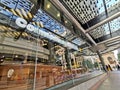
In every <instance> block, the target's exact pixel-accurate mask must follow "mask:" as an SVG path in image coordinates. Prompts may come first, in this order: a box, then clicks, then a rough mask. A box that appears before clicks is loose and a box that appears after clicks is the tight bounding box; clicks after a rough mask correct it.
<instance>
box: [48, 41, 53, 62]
mask: <svg viewBox="0 0 120 90" xmlns="http://www.w3.org/2000/svg"><path fill="white" fill-rule="evenodd" d="M48 49H49V52H50V55H49V60H48V62H49V63H52V64H53V63H54V64H55V50H54V44H53V43H52V42H50V41H49V42H48Z"/></svg>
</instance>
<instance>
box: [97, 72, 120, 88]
mask: <svg viewBox="0 0 120 90" xmlns="http://www.w3.org/2000/svg"><path fill="white" fill-rule="evenodd" d="M96 90H120V71H113V72H110V75H109V76H108V78H107V79H106V80H105V81H104V82H103V83H102V84H101V85H100V86H99V87H98V88H97V89H96Z"/></svg>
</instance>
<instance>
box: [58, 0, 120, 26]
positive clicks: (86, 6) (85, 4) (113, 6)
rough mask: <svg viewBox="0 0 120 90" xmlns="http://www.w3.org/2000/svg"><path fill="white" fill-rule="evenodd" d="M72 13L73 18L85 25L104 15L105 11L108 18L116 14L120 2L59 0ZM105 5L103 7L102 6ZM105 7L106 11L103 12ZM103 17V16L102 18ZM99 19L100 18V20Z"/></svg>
mask: <svg viewBox="0 0 120 90" xmlns="http://www.w3.org/2000/svg"><path fill="white" fill-rule="evenodd" d="M60 1H61V2H62V1H63V2H64V4H65V5H66V6H67V7H68V8H69V9H70V11H72V14H74V16H75V17H77V19H78V20H79V21H80V22H81V23H82V24H85V23H87V22H88V21H90V20H92V19H93V18H96V17H98V16H100V15H105V14H106V12H105V11H107V13H108V16H110V15H111V14H113V12H118V11H119V10H120V9H119V7H120V0H105V2H104V1H103V0H74V1H73V0H60ZM104 5H105V6H104ZM105 7H106V9H107V10H105ZM102 17H103V16H102ZM102 17H101V18H102Z"/></svg>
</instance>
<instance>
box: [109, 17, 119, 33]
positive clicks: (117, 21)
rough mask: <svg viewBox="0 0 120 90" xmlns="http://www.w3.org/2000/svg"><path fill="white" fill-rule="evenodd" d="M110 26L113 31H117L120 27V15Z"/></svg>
mask: <svg viewBox="0 0 120 90" xmlns="http://www.w3.org/2000/svg"><path fill="white" fill-rule="evenodd" d="M110 28H111V31H112V32H115V31H117V30H119V29H120V17H118V18H116V19H114V20H112V21H111V22H110Z"/></svg>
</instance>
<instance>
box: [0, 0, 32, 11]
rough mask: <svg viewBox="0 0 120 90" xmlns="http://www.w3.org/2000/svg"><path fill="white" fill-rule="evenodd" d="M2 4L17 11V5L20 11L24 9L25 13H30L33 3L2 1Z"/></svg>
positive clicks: (14, 0)
mask: <svg viewBox="0 0 120 90" xmlns="http://www.w3.org/2000/svg"><path fill="white" fill-rule="evenodd" d="M0 2H1V3H2V4H4V5H5V6H7V7H9V8H13V9H15V7H16V5H17V7H16V8H18V9H21V8H22V9H24V10H25V11H29V10H30V9H31V6H32V3H31V2H30V1H29V0H19V2H18V0H1V1H0Z"/></svg>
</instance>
